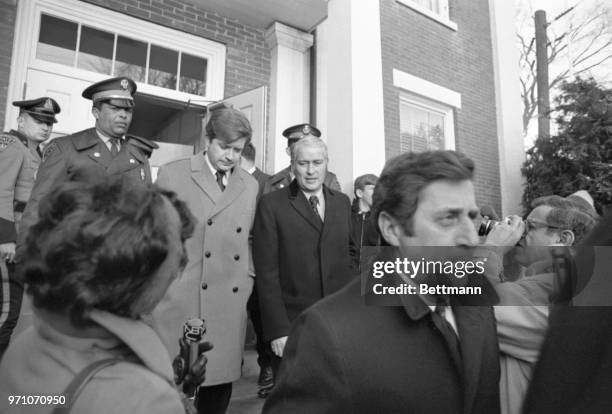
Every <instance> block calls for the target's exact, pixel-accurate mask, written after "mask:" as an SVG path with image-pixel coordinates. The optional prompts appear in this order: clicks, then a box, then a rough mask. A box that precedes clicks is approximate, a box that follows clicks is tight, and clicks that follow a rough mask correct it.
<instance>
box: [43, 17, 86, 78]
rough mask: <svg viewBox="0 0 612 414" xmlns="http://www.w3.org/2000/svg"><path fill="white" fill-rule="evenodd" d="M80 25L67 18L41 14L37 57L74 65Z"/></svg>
mask: <svg viewBox="0 0 612 414" xmlns="http://www.w3.org/2000/svg"><path fill="white" fill-rule="evenodd" d="M77 32H78V25H77V24H76V23H73V22H69V21H67V20H62V19H58V18H57V17H52V16H48V15H46V14H43V15H41V16H40V34H39V36H38V45H37V47H36V58H37V59H42V60H46V61H48V62H55V63H61V64H63V65H68V66H72V65H73V64H74V54H75V50H76V42H77Z"/></svg>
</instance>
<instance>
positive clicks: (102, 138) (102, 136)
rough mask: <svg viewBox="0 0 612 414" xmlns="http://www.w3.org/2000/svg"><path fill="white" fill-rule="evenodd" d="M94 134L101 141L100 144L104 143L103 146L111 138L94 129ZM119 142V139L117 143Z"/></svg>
mask: <svg viewBox="0 0 612 414" xmlns="http://www.w3.org/2000/svg"><path fill="white" fill-rule="evenodd" d="M96 134H98V137H100V139H101V140H102V142H104V144H108V141H110V139H111V138H112V137H109V136H108V135H105V134H104V133H103V132H102V131H100V130H99V129H98V128H96ZM121 140H122V138H119V141H121Z"/></svg>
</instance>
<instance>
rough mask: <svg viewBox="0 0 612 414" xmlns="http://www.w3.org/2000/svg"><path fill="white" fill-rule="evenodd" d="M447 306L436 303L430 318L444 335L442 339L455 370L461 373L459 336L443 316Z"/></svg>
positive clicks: (447, 308)
mask: <svg viewBox="0 0 612 414" xmlns="http://www.w3.org/2000/svg"><path fill="white" fill-rule="evenodd" d="M449 308H450V306H449V305H447V304H443V303H440V304H438V305H436V311H435V312H432V314H431V319H432V320H433V323H434V325H436V328H438V330H439V331H440V333H441V334H442V336H443V337H444V341H445V342H446V345H447V348H448V350H449V352H450V354H451V358H452V360H453V361H454V363H455V366H456V368H457V370H458V371H459V372H460V373H461V372H462V371H463V364H462V362H461V361H462V360H461V345H460V343H459V337H458V336H457V333H456V332H455V329H454V328H453V326H452V325H451V324H450V322H449V321H448V320H447V319H446V318H445V317H444V315H445V313H446V312H447V311H448V310H449Z"/></svg>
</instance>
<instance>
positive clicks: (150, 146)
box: [125, 135, 159, 158]
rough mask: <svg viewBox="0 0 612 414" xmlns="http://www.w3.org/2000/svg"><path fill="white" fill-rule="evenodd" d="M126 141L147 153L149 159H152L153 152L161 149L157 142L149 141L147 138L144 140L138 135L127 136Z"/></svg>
mask: <svg viewBox="0 0 612 414" xmlns="http://www.w3.org/2000/svg"><path fill="white" fill-rule="evenodd" d="M125 139H126V141H127V142H129V143H130V144H132V145H134V146H135V147H137V148H139V149H141V150H142V151H143V152H144V153H145V155H146V156H147V158H150V157H151V154H152V153H153V150H155V149H158V148H159V145H157V144H156V143H155V142H153V141H151V140H148V139H146V138H143V137H139V136H137V135H126V136H125Z"/></svg>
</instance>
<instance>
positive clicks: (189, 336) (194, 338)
mask: <svg viewBox="0 0 612 414" xmlns="http://www.w3.org/2000/svg"><path fill="white" fill-rule="evenodd" d="M204 333H206V325H205V324H204V321H203V320H202V319H200V318H192V319H189V320H188V321H187V322H185V324H184V325H183V339H184V340H185V343H186V344H187V345H188V346H189V359H188V360H187V361H185V363H186V366H187V370H188V371H189V370H190V369H191V367H192V365H193V364H194V363H195V362H196V361H197V360H198V358H199V357H200V355H199V348H200V347H199V345H200V341H201V340H202V338H203V337H204ZM195 389H196V385H194V384H184V385H183V392H184V393H185V394H186V395H189V396H192V395H194V393H195Z"/></svg>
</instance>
